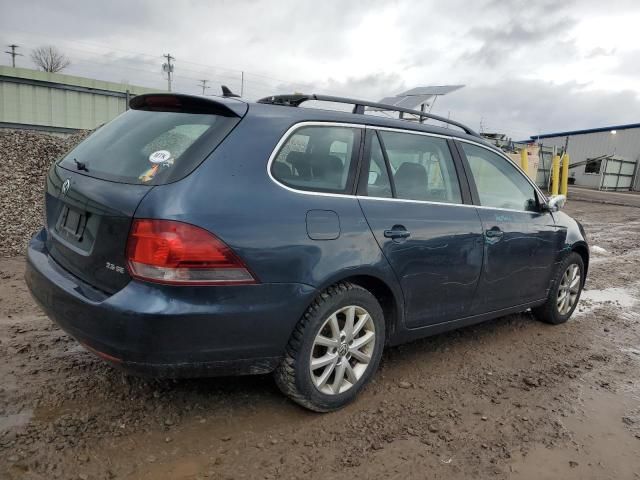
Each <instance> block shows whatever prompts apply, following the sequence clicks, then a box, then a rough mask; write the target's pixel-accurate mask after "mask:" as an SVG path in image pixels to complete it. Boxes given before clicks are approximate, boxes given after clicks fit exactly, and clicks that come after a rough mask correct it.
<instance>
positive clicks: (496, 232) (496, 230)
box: [484, 227, 504, 238]
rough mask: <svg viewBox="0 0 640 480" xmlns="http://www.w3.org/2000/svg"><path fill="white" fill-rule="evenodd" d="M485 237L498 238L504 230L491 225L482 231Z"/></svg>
mask: <svg viewBox="0 0 640 480" xmlns="http://www.w3.org/2000/svg"><path fill="white" fill-rule="evenodd" d="M484 233H485V235H486V236H487V238H500V237H502V235H504V232H503V231H502V230H500V229H499V228H498V227H492V228H490V229H489V230H487V231H485V232H484Z"/></svg>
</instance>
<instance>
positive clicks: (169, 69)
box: [162, 53, 175, 91]
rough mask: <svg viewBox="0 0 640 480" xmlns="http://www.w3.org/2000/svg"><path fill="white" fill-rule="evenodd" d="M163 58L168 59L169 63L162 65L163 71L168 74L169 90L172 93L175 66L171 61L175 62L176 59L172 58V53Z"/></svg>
mask: <svg viewBox="0 0 640 480" xmlns="http://www.w3.org/2000/svg"><path fill="white" fill-rule="evenodd" d="M162 56H163V57H164V58H166V59H167V63H164V64H162V70H163V71H164V72H167V88H168V90H169V91H171V75H172V74H173V65H171V60H175V57H172V56H171V54H170V53H165V54H164V55H162Z"/></svg>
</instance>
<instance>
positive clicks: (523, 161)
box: [520, 147, 529, 176]
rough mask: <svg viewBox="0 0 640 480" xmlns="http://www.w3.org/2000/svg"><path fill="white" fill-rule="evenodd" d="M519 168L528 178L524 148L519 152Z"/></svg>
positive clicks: (527, 165) (527, 158)
mask: <svg viewBox="0 0 640 480" xmlns="http://www.w3.org/2000/svg"><path fill="white" fill-rule="evenodd" d="M520 166H521V167H522V170H524V173H526V174H527V176H529V156H528V155H527V149H526V147H525V148H523V149H522V150H520Z"/></svg>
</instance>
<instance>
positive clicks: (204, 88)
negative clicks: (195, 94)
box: [199, 80, 211, 95]
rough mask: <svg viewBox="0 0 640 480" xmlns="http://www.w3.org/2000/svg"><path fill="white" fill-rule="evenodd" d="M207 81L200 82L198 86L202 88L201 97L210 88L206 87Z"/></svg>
mask: <svg viewBox="0 0 640 480" xmlns="http://www.w3.org/2000/svg"><path fill="white" fill-rule="evenodd" d="M208 81H209V80H200V83H199V86H201V87H202V95H204V91H205V90H206V89H207V88H211V87H209V86H207V82H208Z"/></svg>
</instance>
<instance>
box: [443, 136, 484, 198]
mask: <svg viewBox="0 0 640 480" xmlns="http://www.w3.org/2000/svg"><path fill="white" fill-rule="evenodd" d="M447 145H448V146H449V152H450V153H451V157H453V166H454V168H455V171H456V176H457V177H458V185H459V187H460V194H461V195H462V203H463V204H464V205H473V204H474V201H473V191H472V189H471V184H470V181H469V172H467V169H466V167H465V162H464V161H463V159H462V155H461V154H460V151H459V150H458V145H457V144H456V142H455V140H454V139H453V138H447ZM474 187H475V184H474ZM476 193H477V192H476Z"/></svg>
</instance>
